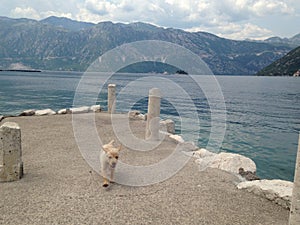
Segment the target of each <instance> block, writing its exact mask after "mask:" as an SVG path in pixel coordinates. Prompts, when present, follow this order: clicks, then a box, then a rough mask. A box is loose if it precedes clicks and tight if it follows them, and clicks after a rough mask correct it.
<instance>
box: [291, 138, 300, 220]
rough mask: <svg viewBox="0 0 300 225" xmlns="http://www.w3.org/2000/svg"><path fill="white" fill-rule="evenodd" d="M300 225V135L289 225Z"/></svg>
mask: <svg viewBox="0 0 300 225" xmlns="http://www.w3.org/2000/svg"><path fill="white" fill-rule="evenodd" d="M299 224H300V135H299V141H298V153H297V161H296V167H295V178H294V188H293V195H292V202H291V210H290V219H289V225H299Z"/></svg>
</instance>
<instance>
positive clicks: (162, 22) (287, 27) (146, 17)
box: [0, 0, 300, 40]
mask: <svg viewBox="0 0 300 225" xmlns="http://www.w3.org/2000/svg"><path fill="white" fill-rule="evenodd" d="M0 16H7V17H11V18H31V19H36V20H41V19H44V18H46V17H49V16H58V17H67V18H70V19H74V20H78V21H86V22H93V23H98V22H102V21H112V22H121V23H131V22H146V23H151V24H153V25H157V26H161V27H173V28H179V29H182V30H186V31H191V32H196V31H205V32H209V33H213V34H216V35H218V36H220V37H225V38H230V39H235V40H244V39H256V40H262V39H266V38H268V37H272V36H279V37H288V38H290V37H292V36H294V35H296V34H298V33H300V26H299V25H300V1H299V0H193V1H192V0H119V1H116V0H51V1H50V0H48V1H44V0H1V7H0Z"/></svg>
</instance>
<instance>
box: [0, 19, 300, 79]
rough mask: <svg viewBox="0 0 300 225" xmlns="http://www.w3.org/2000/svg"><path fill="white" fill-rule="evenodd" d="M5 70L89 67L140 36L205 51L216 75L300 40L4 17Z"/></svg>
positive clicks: (0, 63) (253, 64)
mask: <svg viewBox="0 0 300 225" xmlns="http://www.w3.org/2000/svg"><path fill="white" fill-rule="evenodd" d="M0 27H1V30H0V59H1V60H0V69H8V68H12V67H14V66H15V65H21V66H25V67H27V68H34V69H42V70H73V71H84V70H85V69H86V68H87V67H88V66H89V65H90V64H91V63H92V62H93V61H94V60H95V59H97V58H98V57H99V56H100V55H102V54H103V53H105V52H106V51H108V50H110V49H113V48H115V47H117V46H119V45H122V44H124V43H129V42H133V41H139V40H162V41H168V42H172V43H175V44H179V45H181V46H183V47H185V48H187V49H189V50H191V51H192V52H194V53H195V54H197V55H199V56H200V57H201V58H202V59H203V60H204V61H205V62H206V63H207V64H208V66H209V67H210V69H211V70H212V71H213V73H214V74H222V75H223V74H231V75H250V74H256V73H257V72H258V71H260V70H261V69H263V68H264V67H266V66H268V65H269V64H271V63H272V62H274V61H276V60H277V59H279V58H281V57H282V56H284V55H285V54H286V53H288V52H289V51H290V50H292V49H293V48H295V47H296V46H299V45H300V34H299V35H296V36H294V37H292V38H271V39H268V40H265V41H263V42H261V41H236V40H229V39H225V38H220V37H218V36H215V35H213V34H210V33H206V32H196V33H191V32H186V31H183V30H179V29H173V28H161V27H156V26H153V25H150V24H145V23H140V22H138V23H131V24H121V23H112V22H101V23H98V24H93V23H86V22H78V21H73V20H70V19H67V18H58V17H49V18H46V19H44V20H41V21H36V20H31V19H11V18H6V17H0Z"/></svg>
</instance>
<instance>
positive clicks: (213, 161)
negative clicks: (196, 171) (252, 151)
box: [195, 149, 256, 174]
mask: <svg viewBox="0 0 300 225" xmlns="http://www.w3.org/2000/svg"><path fill="white" fill-rule="evenodd" d="M195 156H196V157H197V156H198V157H199V158H198V159H197V160H196V162H197V163H198V164H199V166H200V169H201V170H202V169H206V168H207V167H211V168H217V169H221V170H225V171H228V172H231V173H235V174H238V173H239V169H240V168H243V169H244V170H245V171H250V172H252V173H255V172H256V165H255V163H254V162H253V160H252V159H250V158H247V157H245V156H243V155H239V154H234V153H226V152H221V153H219V154H214V153H210V152H209V151H207V150H205V149H200V150H199V151H198V153H195Z"/></svg>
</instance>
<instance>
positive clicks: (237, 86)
mask: <svg viewBox="0 0 300 225" xmlns="http://www.w3.org/2000/svg"><path fill="white" fill-rule="evenodd" d="M81 76H82V74H81V73H70V72H42V73H18V72H0V115H1V114H2V115H17V114H18V113H20V112H21V111H23V110H25V109H45V108H52V109H53V110H58V109H61V108H66V107H72V106H73V99H74V93H75V90H76V88H77V86H78V83H79V80H80V78H81ZM152 76H153V77H162V78H166V79H169V80H170V81H172V82H174V83H176V84H177V85H179V86H180V87H182V88H183V89H184V90H185V91H186V92H187V93H188V95H189V96H190V98H191V100H192V103H193V105H194V106H195V107H196V112H197V118H198V119H199V122H200V126H199V127H198V129H196V130H195V129H193V128H194V126H193V125H195V124H194V121H193V120H192V119H191V118H188V117H189V116H190V114H189V112H190V111H191V109H192V107H193V106H192V105H191V102H188V101H186V99H184V98H182V96H180V95H179V94H178V93H179V92H178V90H176V88H173V89H168V87H167V85H166V87H165V88H164V85H165V84H164V83H163V84H161V83H160V84H158V83H155V82H153V83H151V78H150V81H149V80H148V81H147V84H146V83H143V82H144V81H143V80H137V79H138V78H141V77H149V75H141V74H119V75H115V76H113V77H112V78H111V80H110V81H108V83H112V82H113V83H116V84H117V91H118V92H119V91H121V90H123V88H124V87H126V86H128V85H129V84H130V82H133V81H135V82H139V83H138V84H139V86H140V87H142V89H144V90H142V91H144V92H143V93H147V92H148V87H149V88H151V87H155V86H160V88H162V91H163V92H165V93H168V94H170V96H174V98H173V99H172V100H170V99H164V98H163V100H162V107H161V114H162V118H172V119H174V120H175V121H176V130H177V132H178V133H182V134H183V136H184V137H185V138H186V139H187V140H189V135H191V137H194V136H193V135H192V134H193V133H195V132H196V133H197V134H199V138H198V139H197V140H196V142H198V145H199V146H201V147H206V146H207V144H208V141H209V137H210V136H209V135H210V133H211V131H212V130H211V126H212V124H211V122H212V114H211V113H212V110H211V106H212V102H209V101H208V100H207V96H206V95H205V94H207V93H203V91H202V90H201V89H200V88H199V87H198V86H197V85H196V84H195V81H193V80H191V79H190V78H189V77H188V76H183V75H171V76H163V75H152ZM216 78H217V81H218V83H219V85H220V88H221V90H222V94H223V97H224V101H225V105H226V133H225V137H224V140H223V142H222V146H221V149H220V150H221V151H226V152H234V153H239V154H242V155H245V156H247V157H250V158H251V159H253V160H254V161H255V163H256V165H257V173H258V175H259V176H260V177H262V178H268V179H272V178H276V179H285V180H293V176H294V166H295V159H296V152H297V142H298V134H299V131H300V115H299V112H300V104H299V103H300V79H299V78H294V77H254V76H217V77H216ZM197 80H198V82H201V83H202V84H203V85H205V87H210V85H212V84H211V83H210V82H208V81H207V79H206V77H205V76H203V77H199V79H197ZM94 85H95V86H97V83H96V84H94ZM211 90H212V92H211V93H210V95H212V96H213V95H214V93H215V92H214V88H213V86H212V89H211ZM140 93H141V92H138V94H136V93H135V91H130V92H129V93H127V94H126V95H123V96H121V97H120V98H118V102H117V110H118V111H127V110H129V109H139V110H141V111H142V112H146V109H147V98H146V97H145V96H146V95H141V96H137V95H140ZM106 94H107V93H106V90H105V89H103V90H102V91H101V92H100V94H99V95H98V99H97V101H96V103H99V104H101V105H102V106H103V107H106ZM133 99H138V101H136V102H134V104H129V103H131V102H132V100H133ZM213 99H214V96H213ZM215 100H216V101H215V102H213V104H215V107H216V109H217V110H215V111H214V113H215V115H216V118H217V119H216V121H215V124H214V126H216V127H217V129H216V130H214V132H218V129H221V128H222V120H221V119H220V120H218V118H222V115H223V113H224V111H222V109H219V108H218V107H219V105H221V104H219V103H218V102H217V98H215ZM183 118H184V119H183ZM189 119H190V123H187V124H190V126H189V125H188V126H186V125H185V126H182V124H183V121H189ZM194 141H195V140H194ZM212 150H215V151H219V149H212Z"/></svg>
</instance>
